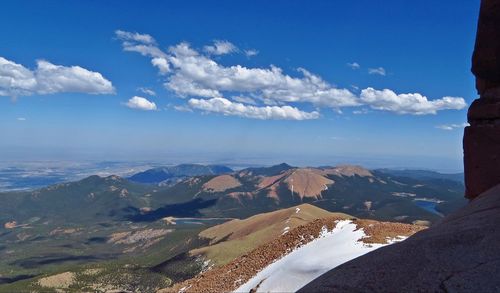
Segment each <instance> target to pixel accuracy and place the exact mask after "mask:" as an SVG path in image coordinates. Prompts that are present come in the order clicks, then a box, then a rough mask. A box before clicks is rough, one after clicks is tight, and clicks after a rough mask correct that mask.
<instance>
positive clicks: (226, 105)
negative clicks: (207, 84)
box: [188, 98, 319, 120]
mask: <svg viewBox="0 0 500 293" xmlns="http://www.w3.org/2000/svg"><path fill="white" fill-rule="evenodd" d="M188 104H189V105H190V106H191V107H192V108H195V109H198V110H202V111H207V112H215V113H221V114H224V115H230V116H240V117H246V118H254V119H276V120H309V119H317V118H319V113H318V112H316V111H313V112H304V111H301V110H299V109H297V108H295V107H291V106H282V107H278V106H265V107H256V106H249V105H244V104H242V103H234V102H231V101H230V100H228V99H225V98H212V99H208V100H204V99H190V100H189V102H188Z"/></svg>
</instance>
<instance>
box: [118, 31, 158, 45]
mask: <svg viewBox="0 0 500 293" xmlns="http://www.w3.org/2000/svg"><path fill="white" fill-rule="evenodd" d="M115 33H116V36H117V37H118V38H119V39H121V40H130V41H136V42H140V43H144V44H156V41H155V39H154V38H153V37H152V36H150V35H147V34H139V33H131V32H126V31H122V30H117V31H115Z"/></svg>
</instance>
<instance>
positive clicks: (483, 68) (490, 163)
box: [464, 0, 500, 199]
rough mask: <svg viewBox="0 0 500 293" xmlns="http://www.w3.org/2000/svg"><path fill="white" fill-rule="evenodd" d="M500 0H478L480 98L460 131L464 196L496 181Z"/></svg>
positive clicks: (475, 67)
mask: <svg viewBox="0 0 500 293" xmlns="http://www.w3.org/2000/svg"><path fill="white" fill-rule="evenodd" d="M499 27H500V1H498V0H482V1H481V11H480V15H479V23H478V28H477V36H476V44H475V47H474V54H473V57H472V73H474V75H475V76H476V88H477V91H478V93H479V95H480V98H479V99H477V100H475V101H474V102H473V103H472V105H471V106H470V108H469V112H468V114H467V120H468V121H469V123H470V126H468V127H466V128H465V133H464V165H465V187H466V191H465V196H466V197H467V198H471V199H472V198H474V197H476V196H478V195H479V194H481V193H483V192H484V191H486V190H488V189H489V188H491V187H493V186H495V185H497V184H498V183H500V29H499Z"/></svg>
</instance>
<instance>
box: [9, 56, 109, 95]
mask: <svg viewBox="0 0 500 293" xmlns="http://www.w3.org/2000/svg"><path fill="white" fill-rule="evenodd" d="M114 91H115V90H114V87H113V85H112V83H111V82H110V81H109V80H107V79H106V78H104V77H103V76H102V75H101V74H100V73H98V72H93V71H90V70H87V69H85V68H82V67H80V66H69V67H66V66H61V65H55V64H52V63H50V62H48V61H45V60H38V61H37V67H36V68H35V70H30V69H28V68H26V67H24V66H23V65H21V64H17V63H15V62H13V61H10V60H7V59H5V58H3V57H0V96H10V97H12V98H16V97H19V96H29V95H33V94H40V95H46V94H56V93H68V92H71V93H87V94H113V93H114Z"/></svg>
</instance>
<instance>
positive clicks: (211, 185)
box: [203, 175, 241, 192]
mask: <svg viewBox="0 0 500 293" xmlns="http://www.w3.org/2000/svg"><path fill="white" fill-rule="evenodd" d="M239 186H241V182H240V181H238V179H236V178H234V177H233V176H231V175H221V176H217V177H214V178H212V179H210V180H209V181H208V182H207V183H205V184H203V190H205V191H208V192H222V191H226V190H228V189H231V188H236V187H239Z"/></svg>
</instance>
